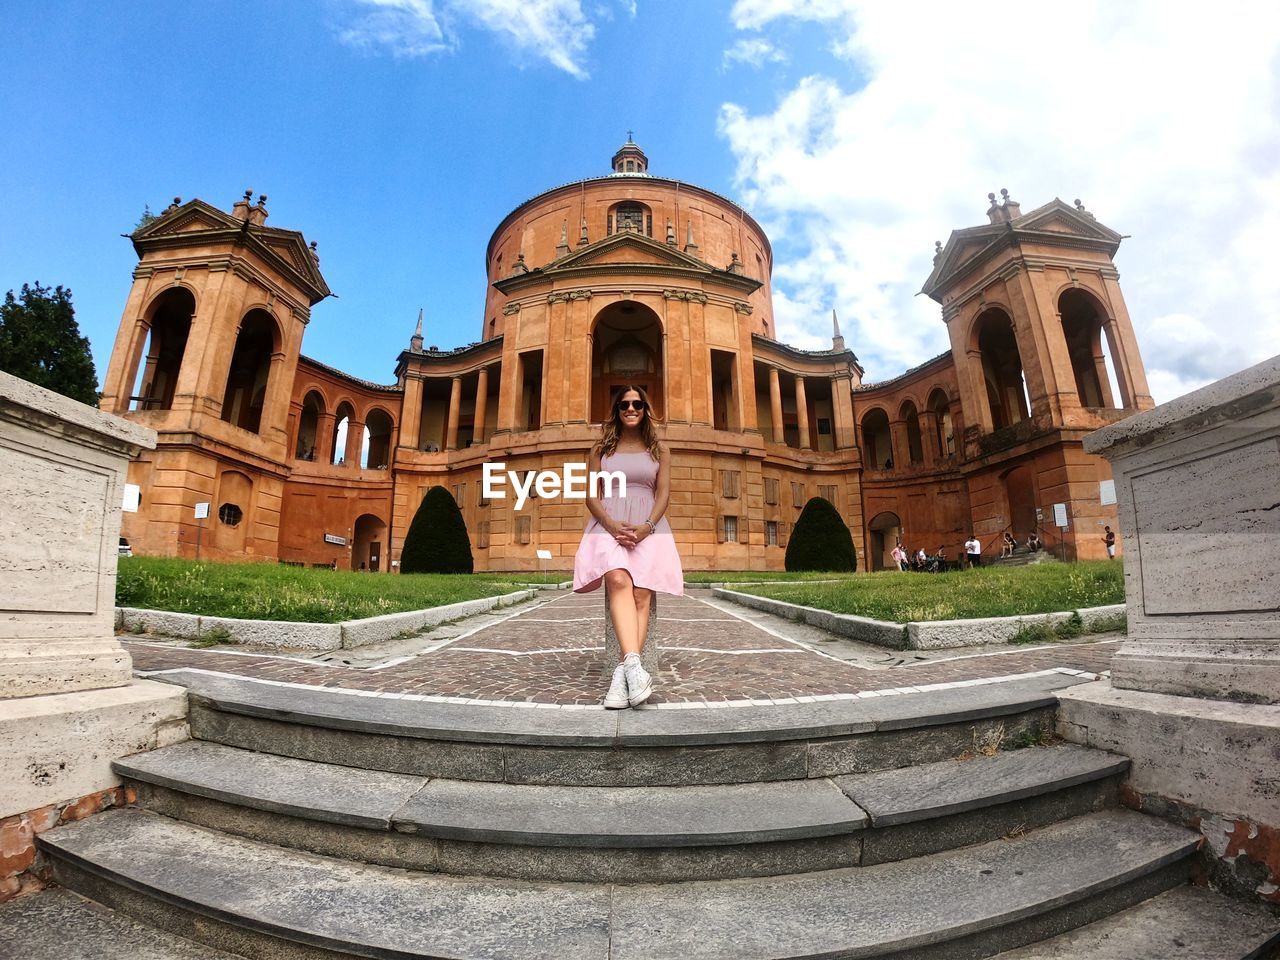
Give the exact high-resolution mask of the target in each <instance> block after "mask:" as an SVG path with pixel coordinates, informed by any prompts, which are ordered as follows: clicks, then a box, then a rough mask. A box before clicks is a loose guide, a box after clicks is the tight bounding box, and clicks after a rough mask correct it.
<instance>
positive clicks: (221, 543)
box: [101, 191, 329, 559]
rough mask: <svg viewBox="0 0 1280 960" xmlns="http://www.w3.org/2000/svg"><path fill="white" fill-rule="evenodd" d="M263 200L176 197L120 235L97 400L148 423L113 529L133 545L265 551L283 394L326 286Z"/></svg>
mask: <svg viewBox="0 0 1280 960" xmlns="http://www.w3.org/2000/svg"><path fill="white" fill-rule="evenodd" d="M266 199H267V198H266V197H265V196H259V197H258V200H257V202H256V203H254V201H253V196H252V191H246V192H245V194H244V197H243V198H242V199H241V200H239V201H238V202H236V203H235V204H234V206H233V207H232V210H231V212H230V213H227V212H225V211H223V210H219V209H217V208H216V207H213V206H211V205H209V204H207V203H204V202H203V201H200V200H193V201H190V202H188V203H185V204H184V203H182V202H181V200H180V199H179V198H175V199H174V202H173V204H172V205H171V206H169V208H168V209H166V210H165V211H164V213H163V214H161V215H160V216H159V217H157V218H156V219H155V220H153V221H151V222H150V223H148V224H146V225H145V226H143V227H141V228H140V229H139V230H137V231H136V232H135V233H134V234H133V235H132V237H131V238H130V239H131V240H132V241H133V245H134V249H135V250H136V251H137V253H138V258H139V260H138V265H137V267H136V268H135V269H134V273H133V286H132V288H131V290H130V292H129V297H128V300H127V302H126V305H125V312H124V317H123V318H122V321H121V324H120V331H119V333H118V335H117V338H116V343H115V347H114V349H113V350H112V354H111V363H110V366H109V368H108V371H107V376H106V380H105V383H104V393H103V397H102V400H101V407H102V409H104V410H108V411H110V412H112V413H117V414H128V415H129V416H130V419H133V420H135V421H137V422H139V423H142V424H144V425H146V426H149V427H151V428H152V429H154V430H156V431H157V432H158V434H159V445H158V447H157V449H156V450H155V451H153V452H151V453H149V454H144V455H143V456H142V457H141V458H139V459H138V460H137V461H135V462H134V463H133V464H132V465H131V466H130V476H129V481H130V482H131V483H137V484H138V485H139V486H140V487H141V489H142V491H143V498H144V502H143V505H142V506H143V509H142V510H141V512H140V513H138V514H126V515H125V521H124V528H123V531H122V533H123V535H124V536H125V537H126V538H128V539H129V541H130V543H131V545H133V546H134V547H135V548H136V549H138V550H139V552H145V553H148V554H152V555H178V556H194V555H195V553H196V552H197V544H199V549H200V552H201V556H204V557H209V558H218V557H224V556H225V557H227V558H231V557H243V556H245V555H246V554H247V555H250V556H255V557H262V558H264V559H274V558H275V557H276V556H277V544H278V528H279V515H280V500H281V495H282V490H283V482H284V479H285V477H286V476H287V473H288V470H287V462H288V456H287V448H288V439H289V415H290V392H291V389H292V384H293V380H294V374H295V371H296V369H297V364H298V357H299V353H300V351H301V347H302V336H303V331H304V330H305V329H306V325H307V322H308V320H309V318H310V313H311V307H312V306H314V305H315V304H316V303H318V302H319V301H320V300H322V299H324V298H325V297H327V296H328V295H329V288H328V286H327V285H326V284H325V281H324V278H323V277H322V276H321V274H320V269H319V264H318V257H317V255H316V253H315V250H314V245H313V246H312V247H308V246H307V244H306V241H305V240H304V239H303V236H302V234H301V233H298V232H297V231H294V230H281V229H277V228H274V227H268V226H266V221H267V216H268V214H267V208H266ZM199 503H208V504H210V507H209V516H208V517H207V518H203V519H197V518H196V516H195V514H196V505H197V504H199Z"/></svg>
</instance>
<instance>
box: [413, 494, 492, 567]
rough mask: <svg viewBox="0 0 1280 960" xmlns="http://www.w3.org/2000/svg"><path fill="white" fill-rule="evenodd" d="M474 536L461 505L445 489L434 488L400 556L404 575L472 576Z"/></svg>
mask: <svg viewBox="0 0 1280 960" xmlns="http://www.w3.org/2000/svg"><path fill="white" fill-rule="evenodd" d="M474 569H475V564H474V561H473V560H472V558H471V537H470V536H468V534H467V522H466V521H465V520H463V519H462V511H461V510H459V509H458V502H457V501H456V500H454V499H453V494H451V493H450V492H449V491H448V490H446V489H445V488H444V487H432V488H431V489H430V490H428V491H427V495H426V496H425V497H423V498H422V504H421V506H419V507H418V512H417V513H415V514H414V515H413V522H412V523H410V524H409V532H408V533H407V534H406V535H405V538H404V550H403V551H402V552H401V554H400V572H401V573H471V572H472V571H473V570H474Z"/></svg>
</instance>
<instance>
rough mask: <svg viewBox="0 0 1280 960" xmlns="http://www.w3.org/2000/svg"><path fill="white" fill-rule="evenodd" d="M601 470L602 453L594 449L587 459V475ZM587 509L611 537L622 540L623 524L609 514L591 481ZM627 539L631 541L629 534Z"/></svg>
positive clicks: (588, 489)
mask: <svg viewBox="0 0 1280 960" xmlns="http://www.w3.org/2000/svg"><path fill="white" fill-rule="evenodd" d="M599 471H600V454H599V452H598V451H596V450H592V451H591V456H590V457H589V458H588V460H587V477H588V478H589V477H590V476H591V475H592V474H593V473H598V472H599ZM587 510H588V511H589V512H590V513H591V516H593V517H595V519H596V523H598V524H600V526H601V527H603V528H604V529H605V531H606V532H607V533H608V534H609V535H610V536H611V537H613V538H614V539H615V540H619V542H621V540H620V535H621V534H622V533H623V529H622V527H621V525H620V524H619V523H618V521H616V520H614V519H613V517H611V516H609V513H608V511H607V510H605V508H604V504H603V503H601V502H600V498H599V497H597V496H595V488H594V487H593V486H592V485H591V484H590V483H588V484H587ZM626 539H627V540H628V541H630V539H631V537H630V535H629V534H628V535H627V537H626Z"/></svg>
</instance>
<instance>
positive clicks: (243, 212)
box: [231, 188, 253, 220]
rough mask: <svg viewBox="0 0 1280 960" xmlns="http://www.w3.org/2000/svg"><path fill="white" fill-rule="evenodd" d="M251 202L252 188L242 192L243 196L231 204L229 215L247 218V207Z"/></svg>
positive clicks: (242, 218) (240, 218)
mask: <svg viewBox="0 0 1280 960" xmlns="http://www.w3.org/2000/svg"><path fill="white" fill-rule="evenodd" d="M252 203H253V189H252V188H250V189H248V190H246V191H245V192H244V196H243V197H241V198H240V199H239V200H237V201H236V202H235V203H234V204H232V206H231V215H232V216H233V217H236V218H237V219H239V220H248V219H249V207H250V205H251V204H252Z"/></svg>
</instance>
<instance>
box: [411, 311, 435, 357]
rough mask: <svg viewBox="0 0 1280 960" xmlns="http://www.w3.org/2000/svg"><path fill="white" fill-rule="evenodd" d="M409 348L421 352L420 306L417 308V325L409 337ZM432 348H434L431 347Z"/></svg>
mask: <svg viewBox="0 0 1280 960" xmlns="http://www.w3.org/2000/svg"><path fill="white" fill-rule="evenodd" d="M409 349H410V350H412V351H413V352H414V353H421V352H422V308H421V307H419V308H418V326H417V328H416V329H415V330H414V331H413V336H412V337H410V338H409ZM432 349H433V350H434V349H435V348H434V347H432Z"/></svg>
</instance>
